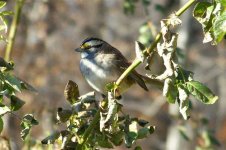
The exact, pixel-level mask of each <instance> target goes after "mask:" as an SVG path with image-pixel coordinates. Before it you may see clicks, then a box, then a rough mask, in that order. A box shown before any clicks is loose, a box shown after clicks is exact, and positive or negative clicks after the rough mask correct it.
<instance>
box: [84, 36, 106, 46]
mask: <svg viewBox="0 0 226 150" xmlns="http://www.w3.org/2000/svg"><path fill="white" fill-rule="evenodd" d="M102 44H103V40H101V39H98V38H94V37H91V38H87V39H85V40H84V41H83V42H82V45H87V46H89V47H99V46H101V45H102Z"/></svg>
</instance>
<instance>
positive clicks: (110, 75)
mask: <svg viewBox="0 0 226 150" xmlns="http://www.w3.org/2000/svg"><path fill="white" fill-rule="evenodd" d="M96 59H97V58H96ZM96 59H88V58H83V59H81V61H80V70H81V72H82V74H83V76H84V78H85V79H86V81H87V82H88V84H89V85H90V86H91V87H92V88H94V89H95V90H96V91H98V92H101V93H106V92H105V91H106V89H105V86H106V84H107V83H109V82H113V81H115V80H116V79H117V78H118V77H119V76H120V73H118V71H117V70H115V69H114V68H112V67H111V65H110V64H107V63H110V62H107V61H105V62H103V61H102V59H99V60H96Z"/></svg>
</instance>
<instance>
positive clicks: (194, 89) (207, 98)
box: [186, 81, 218, 104]
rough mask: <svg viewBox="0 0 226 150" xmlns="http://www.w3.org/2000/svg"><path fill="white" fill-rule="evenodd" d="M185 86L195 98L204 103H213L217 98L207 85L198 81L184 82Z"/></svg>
mask: <svg viewBox="0 0 226 150" xmlns="http://www.w3.org/2000/svg"><path fill="white" fill-rule="evenodd" d="M186 87H187V90H188V91H189V92H190V93H191V94H192V95H193V96H194V97H195V98H197V99H198V100H200V101H201V102H203V103H204V104H214V103H215V102H216V101H217V100H218V96H215V95H214V94H213V93H212V91H211V90H210V89H209V88H208V87H206V86H205V85H204V84H202V83H200V82H198V81H189V82H186Z"/></svg>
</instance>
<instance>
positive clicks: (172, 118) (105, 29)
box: [0, 0, 226, 150]
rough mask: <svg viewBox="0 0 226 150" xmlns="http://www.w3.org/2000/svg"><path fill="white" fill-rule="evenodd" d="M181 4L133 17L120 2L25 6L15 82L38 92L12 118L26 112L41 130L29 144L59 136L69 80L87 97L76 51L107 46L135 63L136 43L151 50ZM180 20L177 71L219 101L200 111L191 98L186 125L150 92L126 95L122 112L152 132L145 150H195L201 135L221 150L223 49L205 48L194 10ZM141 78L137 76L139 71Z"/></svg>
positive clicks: (55, 0) (225, 115)
mask: <svg viewBox="0 0 226 150" xmlns="http://www.w3.org/2000/svg"><path fill="white" fill-rule="evenodd" d="M184 1H186V0H152V1H151V3H150V4H149V5H148V3H144V2H145V1H138V2H136V3H135V6H134V13H133V12H132V11H128V10H126V9H125V6H126V5H125V1H120V0H93V1H88V0H25V4H24V7H23V10H22V16H21V20H20V24H19V26H18V32H17V36H16V41H15V45H14V48H13V53H12V60H13V61H14V62H15V75H17V76H19V77H20V78H22V79H24V80H25V81H27V82H28V83H30V84H31V85H32V86H34V87H35V88H36V89H37V90H38V93H36V94H35V93H29V92H27V93H26V94H20V97H21V98H22V99H23V100H25V101H26V104H25V105H24V106H23V108H22V110H20V111H19V112H18V113H17V114H18V115H19V116H22V115H23V114H25V113H29V112H30V113H33V114H34V115H35V116H36V118H37V119H38V120H39V125H38V126H35V127H34V128H32V133H31V139H35V140H37V141H39V140H42V139H43V138H45V137H46V136H47V135H48V134H49V133H52V131H54V130H57V129H58V126H57V125H56V124H55V123H56V119H55V117H56V116H55V114H56V111H57V108H58V107H68V104H67V102H66V101H65V98H64V94H63V91H64V87H65V85H66V83H67V82H68V80H73V81H75V82H76V83H77V84H78V85H79V89H80V93H81V94H84V93H86V92H89V91H92V89H91V88H90V87H89V86H88V84H87V83H86V82H85V80H84V78H83V77H82V75H81V73H80V71H79V60H80V55H79V54H78V53H76V52H75V51H74V49H75V48H77V47H79V45H80V43H81V42H82V41H83V40H84V39H85V38H87V37H99V38H101V39H104V40H105V41H107V42H109V43H110V44H111V45H113V46H114V47H116V48H117V49H119V50H120V51H121V52H122V53H123V54H124V55H125V56H126V57H127V58H128V60H130V61H132V60H133V59H134V58H135V50H134V41H135V40H138V39H139V40H140V41H141V42H144V43H145V42H146V43H147V44H148V42H150V41H147V40H146V39H149V38H150V39H151V38H152V35H154V34H155V32H156V31H159V27H160V23H159V22H160V20H161V19H162V18H166V16H168V15H169V14H170V13H171V12H173V11H175V10H177V9H178V8H180V6H181V5H182V4H183V3H184ZM14 5H15V2H14V1H8V3H7V9H8V10H13V8H14ZM181 19H182V21H183V23H182V26H180V27H178V28H177V30H178V32H179V41H178V47H179V48H180V49H181V50H180V53H181V55H180V61H181V64H182V65H183V66H184V67H185V68H186V69H187V70H190V71H192V72H194V73H195V79H196V80H199V81H201V82H203V83H204V84H206V85H208V87H209V88H210V89H211V90H212V91H213V92H214V93H215V94H216V95H218V96H219V97H220V99H219V101H218V102H217V103H216V104H214V105H203V104H201V103H200V102H198V101H197V100H195V99H193V98H192V97H191V101H192V103H193V110H192V112H191V119H190V120H188V121H184V120H183V119H182V118H181V116H180V114H178V109H177V107H178V106H177V104H175V106H174V105H172V106H169V105H168V104H167V102H166V100H165V98H163V97H162V96H161V91H158V90H156V89H154V88H152V87H150V92H145V91H143V90H142V89H140V87H138V86H133V87H132V88H131V89H130V90H128V92H127V93H125V94H124V95H123V100H122V103H123V105H124V107H123V108H124V111H125V112H126V113H130V114H131V115H132V116H135V117H139V118H143V119H146V120H148V121H149V122H150V124H151V125H155V126H156V132H155V133H154V134H152V135H150V136H149V137H148V138H147V139H145V140H142V141H139V143H138V144H140V145H141V146H142V148H143V149H144V150H165V149H166V150H181V149H183V150H191V149H195V147H196V146H197V145H199V144H202V142H204V141H203V139H202V137H201V133H202V131H203V130H206V129H208V130H214V131H215V135H216V138H217V139H218V140H219V141H220V143H221V146H220V147H217V148H216V149H222V150H223V149H226V104H225V101H226V99H225V97H226V51H225V41H223V42H222V43H221V44H219V45H218V46H212V45H210V44H202V40H203V35H202V29H201V26H200V24H198V23H197V21H196V20H195V19H194V18H192V9H189V10H188V11H187V12H185V13H184V14H183V15H182V16H181ZM147 33H148V34H147ZM0 47H1V48H0V49H1V50H0V55H1V56H4V49H5V43H4V42H2V43H1V45H0ZM156 62H157V63H155V64H154V66H153V70H154V71H155V72H158V73H160V72H161V71H162V70H163V69H164V67H163V65H162V64H161V61H160V60H159V59H156ZM160 68H162V69H160ZM138 70H139V71H140V72H141V73H142V72H143V70H144V69H143V66H140V67H139V68H138ZM202 118H207V119H208V120H209V123H208V124H206V126H204V127H203V126H202V125H201V124H202V123H200V122H201V121H200V120H202ZM6 119H7V124H5V126H6V129H5V131H4V133H3V135H4V136H5V137H7V138H9V139H10V141H11V145H12V149H22V148H24V147H25V146H24V145H23V142H22V141H21V139H20V133H19V132H20V129H19V123H20V120H19V119H17V118H16V117H15V116H13V115H12V116H8V117H7V118H6ZM180 129H185V131H186V133H187V135H186V136H188V137H189V140H186V137H183V134H181V132H180V131H181V130H180ZM37 141H36V142H37ZM39 148H40V147H39ZM24 149H25V148H24ZM31 149H32V147H31ZM33 149H38V148H37V147H36V148H35V147H33ZM40 149H45V147H42V148H40ZM115 149H117V150H124V149H126V147H125V146H121V147H117V148H115Z"/></svg>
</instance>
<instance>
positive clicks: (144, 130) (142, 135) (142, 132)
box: [137, 127, 149, 139]
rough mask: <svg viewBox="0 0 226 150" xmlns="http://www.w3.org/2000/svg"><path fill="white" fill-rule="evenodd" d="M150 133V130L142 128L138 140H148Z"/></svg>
mask: <svg viewBox="0 0 226 150" xmlns="http://www.w3.org/2000/svg"><path fill="white" fill-rule="evenodd" d="M148 133H149V129H148V128H146V127H144V128H141V129H140V130H139V131H138V136H137V139H143V138H146V137H147V134H148Z"/></svg>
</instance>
